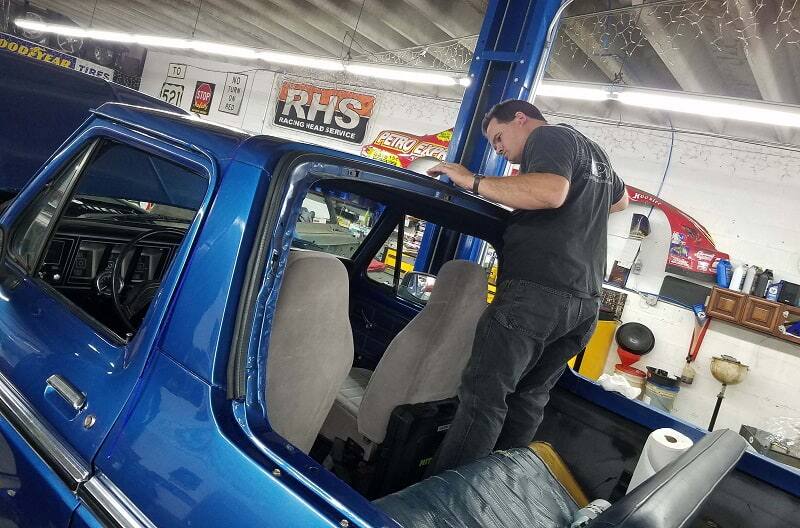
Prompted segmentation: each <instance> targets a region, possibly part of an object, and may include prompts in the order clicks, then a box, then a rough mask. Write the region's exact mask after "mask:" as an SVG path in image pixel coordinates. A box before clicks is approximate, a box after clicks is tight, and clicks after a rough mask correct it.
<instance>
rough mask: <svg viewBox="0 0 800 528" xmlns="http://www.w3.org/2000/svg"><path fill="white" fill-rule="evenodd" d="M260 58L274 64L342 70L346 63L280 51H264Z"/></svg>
mask: <svg viewBox="0 0 800 528" xmlns="http://www.w3.org/2000/svg"><path fill="white" fill-rule="evenodd" d="M258 58H259V59H261V60H263V61H264V62H271V63H274V64H291V65H294V66H300V67H302V68H314V69H317V70H328V71H342V70H344V64H342V62H341V61H339V60H336V59H321V58H317V57H311V56H309V55H298V54H294V53H282V52H280V51H262V52H261V53H259V54H258Z"/></svg>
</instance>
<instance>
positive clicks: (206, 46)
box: [14, 18, 471, 87]
mask: <svg viewBox="0 0 800 528" xmlns="http://www.w3.org/2000/svg"><path fill="white" fill-rule="evenodd" d="M14 24H16V25H17V26H19V27H21V28H23V29H28V30H30V31H39V32H42V33H57V34H59V35H66V36H70V37H77V38H86V39H94V40H104V41H109V42H122V43H128V44H140V45H142V46H146V47H152V48H171V49H183V50H187V49H190V50H194V51H197V52H200V53H208V54H210V55H221V56H224V57H236V58H243V59H251V60H255V59H258V60H262V61H264V62H269V63H273V64H287V65H292V66H299V67H303V68H313V69H317V70H327V71H344V70H346V71H348V72H350V73H352V74H354V75H361V76H364V77H374V78H378V79H389V80H395V81H405V82H411V83H422V84H436V85H440V86H455V85H461V86H464V87H466V86H469V84H470V82H471V80H470V79H469V78H468V77H464V78H460V79H457V78H455V77H452V76H450V75H448V74H446V73H437V72H428V71H424V70H411V69H402V68H392V67H383V66H370V65H367V64H354V63H350V64H346V65H345V64H344V63H343V62H342V61H341V60H338V59H326V58H321V57H311V56H309V55H301V54H296V53H284V52H280V51H269V50H259V49H256V48H248V47H243V46H235V45H231V44H222V43H217V42H206V41H202V40H193V39H192V40H190V39H181V38H171V37H160V36H157V35H134V34H131V33H124V32H117V31H103V30H97V29H83V28H79V27H77V26H66V25H59V24H47V23H44V22H37V21H35V20H27V19H24V18H18V19H16V20H15V21H14Z"/></svg>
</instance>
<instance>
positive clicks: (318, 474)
mask: <svg viewBox="0 0 800 528" xmlns="http://www.w3.org/2000/svg"><path fill="white" fill-rule="evenodd" d="M507 214H508V213H507V211H506V210H504V209H502V208H500V207H498V206H496V205H494V204H492V203H489V202H487V201H485V200H483V199H481V198H479V197H476V196H474V195H472V194H470V193H468V192H465V191H461V190H458V189H456V188H454V187H452V186H449V185H447V184H444V183H441V182H439V181H435V180H432V179H429V178H426V177H423V176H420V175H417V174H414V173H411V172H408V171H405V170H401V169H397V168H395V167H390V166H388V165H384V164H381V163H379V162H374V161H370V160H365V159H362V158H358V157H355V156H351V155H347V154H343V153H339V152H336V151H333V150H328V149H324V148H319V147H313V146H309V145H305V144H300V143H291V142H286V141H282V140H279V139H275V138H271V137H265V136H253V135H250V134H247V133H245V132H243V131H240V130H235V129H230V128H226V127H222V126H218V125H213V124H209V123H208V122H204V121H200V120H198V119H196V118H193V117H190V116H185V115H180V114H177V113H171V112H166V111H163V110H158V109H146V108H141V107H136V106H130V105H125V104H120V103H108V104H104V105H102V106H100V107H99V108H98V109H97V110H95V111H94V112H93V113H92V115H91V117H90V118H89V119H88V120H87V121H86V122H85V123H83V125H81V126H80V128H78V130H77V131H76V132H74V133H73V134H72V135H71V136H70V137H69V138H68V140H67V141H66V143H64V145H63V146H62V147H61V148H60V149H59V150H57V151H56V152H55V153H54V154H53V155H52V157H50V159H49V160H47V161H46V162H45V163H44V165H43V166H42V168H41V169H40V170H39V171H38V172H37V174H36V175H35V176H34V177H33V178H32V179H31V181H30V183H28V184H27V185H26V186H25V187H24V189H23V190H22V191H21V192H20V193H19V194H18V195H17V196H16V198H15V199H14V200H13V201H12V202H11V203H10V204H9V205H8V206H7V207H6V208H5V210H4V211H3V212H2V216H0V523H1V524H2V525H3V526H20V527H30V526H53V527H58V526H71V527H98V526H120V527H140V526H142V527H152V526H161V527H167V526H185V527H190V526H191V527H199V526H274V527H287V526H300V527H314V526H330V527H336V526H338V527H340V528H347V527H351V526H352V527H368V526H369V527H378V526H398V525H402V526H409V527H410V526H420V527H426V526H498V527H511V526H542V527H545V526H546V527H559V526H562V527H568V526H570V524H571V522H572V520H573V519H572V518H573V516H574V515H575V513H576V512H577V511H578V510H579V508H580V507H582V506H584V505H585V503H586V502H587V499H588V500H592V499H596V498H603V499H608V500H610V501H611V502H613V505H612V506H611V508H609V509H608V510H606V511H605V512H603V513H602V514H601V516H600V517H598V518H597V519H596V520H595V521H594V523H593V524H592V526H594V525H596V526H628V527H632V526H654V527H658V528H668V527H678V526H681V527H683V526H690V525H691V526H737V527H762V526H778V525H780V526H786V525H791V524H792V523H794V522H795V521H796V519H797V517H798V516H797V513H798V511H797V509H798V506H797V504H798V503H797V496H798V490H800V485H798V481H800V479H799V478H798V474H797V473H793V472H791V470H788V469H785V468H781V467H780V466H778V465H777V464H775V463H774V462H771V461H769V460H767V459H765V458H763V457H760V456H759V455H756V454H752V453H744V455H743V451H744V441H743V440H742V439H741V438H739V437H738V435H736V434H734V433H732V432H730V431H724V432H716V433H713V434H706V432H705V431H701V430H699V429H697V428H695V427H693V426H691V425H689V424H686V423H683V422H680V421H678V420H676V419H674V418H672V417H670V416H669V415H666V414H663V413H660V412H659V411H656V410H654V409H651V408H649V407H647V406H645V405H643V404H641V403H640V402H636V401H630V400H627V399H625V398H624V397H622V396H620V395H617V394H613V393H606V392H605V391H603V390H602V389H601V388H600V387H599V386H597V385H596V384H594V383H592V382H590V381H588V380H586V379H583V378H581V377H579V376H577V375H576V374H574V373H572V372H571V371H569V370H568V371H567V372H566V373H565V375H564V377H563V378H562V379H561V381H560V383H559V385H558V386H557V387H556V389H555V390H554V391H553V395H552V399H551V402H550V405H549V406H548V409H547V415H546V417H545V420H544V422H543V424H542V426H541V428H540V431H539V433H538V435H537V440H540V441H543V442H546V443H547V444H546V445H545V444H540V448H541V449H544V450H545V451H546V452H548V453H550V455H549V456H545V455H541V452H538V451H537V453H539V454H538V455H536V456H534V455H532V453H534V452H535V451H534V450H529V449H520V450H514V451H510V452H507V453H499V454H495V455H492V456H490V457H488V458H487V459H483V460H479V461H476V462H475V463H473V464H470V465H468V466H465V467H463V468H460V469H459V470H457V471H451V472H447V473H445V474H444V475H441V476H438V477H434V478H429V479H423V476H424V471H425V468H426V467H427V465H428V464H429V463H430V460H431V457H433V455H434V453H435V451H436V447H437V445H438V442H440V441H441V438H442V436H443V434H444V433H445V431H446V430H447V427H448V425H449V421H450V420H451V419H452V416H453V412H454V409H455V407H456V405H457V401H456V400H455V398H454V395H455V393H456V386H457V384H458V380H459V375H460V371H461V369H462V368H463V366H464V364H465V362H466V358H467V356H468V354H469V348H470V343H471V337H472V335H471V333H470V332H474V325H475V322H476V320H477V317H478V315H479V314H480V312H481V310H482V309H483V307H484V306H485V302H486V270H484V269H482V268H481V267H480V266H478V265H477V264H475V263H472V262H467V261H459V260H453V255H454V253H455V245H454V244H452V243H447V240H450V241H452V240H454V239H456V238H457V237H456V238H454V237H453V236H450V237H449V238H443V240H444V242H443V243H442V244H439V248H438V249H437V250H436V251H435V252H434V258H433V265H432V267H431V269H429V270H428V271H429V272H430V273H426V274H422V273H416V272H409V273H401V272H402V270H401V269H400V267H399V266H398V267H397V269H396V270H394V271H393V272H390V273H387V272H386V271H385V270H383V271H381V273H382V275H381V276H380V279H378V278H376V276H375V275H374V272H371V271H370V269H369V267H370V264H371V263H372V262H373V260H374V257H375V256H376V255H378V254H379V253H380V252H381V251H383V250H385V248H386V247H387V244H389V245H392V244H391V243H392V242H394V244H393V246H394V247H395V248H401V247H402V243H403V237H404V233H405V230H406V229H408V228H409V225H411V224H412V223H413V222H414V221H416V220H418V219H421V220H425V221H428V222H433V223H435V224H437V225H439V226H443V228H444V229H445V230H446V232H448V233H450V234H451V235H452V234H456V235H463V236H471V237H475V238H477V239H480V240H483V241H486V242H488V243H489V244H492V245H493V246H494V247H495V248H497V249H498V251H499V253H500V255H501V256H502V232H503V227H504V222H505V218H506V215H507ZM325 226H336V229H333V230H332V229H330V228H326V227H325ZM332 231H335V232H336V233H337V236H340V237H341V236H345V235H346V236H349V237H351V239H352V240H351V243H349V244H337V245H336V248H337V249H336V252H335V253H336V254H335V255H334V254H331V253H330V252H326V251H325V249H326V248H327V247H329V245H327V244H325V243H323V242H324V241H323V242H320V240H317V235H320V236H321V237H322V238H324V237H325V236H328V235H330V233H331V232H332ZM300 235H302V236H300ZM501 265H502V259H501ZM420 285H422V287H420ZM660 427H672V428H674V429H677V430H679V431H681V432H683V433H684V434H686V435H688V436H689V437H691V438H692V439H694V440H696V441H697V442H696V444H695V446H694V447H693V448H692V449H690V450H689V451H688V452H687V453H685V454H684V455H683V457H681V458H679V459H678V461H677V462H676V463H674V464H672V465H669V466H667V467H666V468H664V469H663V470H661V471H659V472H658V473H656V474H655V476H654V477H652V478H651V479H650V480H648V481H646V482H645V483H644V484H642V485H641V486H639V487H638V488H636V489H635V490H634V491H633V492H632V493H629V494H627V495H626V494H625V490H626V487H627V484H628V482H629V481H630V477H631V472H632V471H633V468H634V466H635V465H636V461H637V459H638V456H639V453H640V452H641V449H642V446H643V444H644V442H645V439H646V437H647V435H648V434H649V433H650V431H652V430H654V429H656V428H660ZM541 446H544V447H541ZM548 449H549V451H547V450H548ZM554 465H555V466H557V467H558V468H560V469H558V470H556V469H553V468H554ZM567 468H568V469H567ZM726 475H727V476H726ZM576 487H579V488H581V489H582V490H583V492H581V491H580V490H577V491H576V489H575V488H576ZM690 521H692V522H694V523H695V524H689V523H690Z"/></svg>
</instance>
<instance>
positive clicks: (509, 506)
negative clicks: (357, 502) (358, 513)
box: [375, 448, 578, 528]
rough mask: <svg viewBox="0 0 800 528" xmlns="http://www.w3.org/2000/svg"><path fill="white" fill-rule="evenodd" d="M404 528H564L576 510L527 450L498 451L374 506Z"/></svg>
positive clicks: (555, 482)
mask: <svg viewBox="0 0 800 528" xmlns="http://www.w3.org/2000/svg"><path fill="white" fill-rule="evenodd" d="M375 505H376V506H377V507H379V508H380V509H382V510H383V511H384V512H386V513H387V514H388V515H389V516H390V517H392V518H393V519H394V520H396V521H397V522H398V523H399V524H400V525H401V526H404V527H407V528H412V527H413V528H461V527H463V528H512V527H513V528H518V527H525V528H565V527H568V526H569V525H570V524H571V522H572V517H573V515H574V514H575V512H576V511H577V510H578V506H577V505H576V504H575V502H574V501H573V499H572V497H571V496H570V494H569V493H568V492H567V491H566V490H565V489H564V487H563V486H562V485H561V483H559V481H558V480H557V479H556V478H555V477H554V476H553V475H552V473H550V470H549V469H548V468H547V465H545V463H544V462H542V461H541V460H540V459H539V457H537V456H536V454H534V452H533V451H531V450H530V449H526V448H522V449H512V450H510V451H498V452H495V453H492V454H491V455H489V456H488V457H484V458H482V459H480V460H477V461H475V462H472V463H471V464H467V465H465V466H461V467H459V468H456V469H451V470H448V471H445V472H443V473H440V474H439V475H436V476H433V477H430V478H428V479H426V480H423V481H422V482H419V483H417V484H414V485H413V486H410V487H408V488H406V489H404V490H401V491H398V492H396V493H393V494H391V495H387V496H386V497H383V498H382V499H378V500H377V501H375Z"/></svg>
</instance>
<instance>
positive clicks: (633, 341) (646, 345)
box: [617, 323, 656, 356]
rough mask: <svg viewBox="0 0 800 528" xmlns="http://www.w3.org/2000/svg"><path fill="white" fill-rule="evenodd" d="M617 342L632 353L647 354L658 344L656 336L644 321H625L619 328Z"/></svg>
mask: <svg viewBox="0 0 800 528" xmlns="http://www.w3.org/2000/svg"><path fill="white" fill-rule="evenodd" d="M617 344H618V345H619V346H620V347H622V348H623V349H624V350H626V351H628V352H630V353H632V354H638V355H640V356H641V355H642V354H647V353H648V352H650V351H651V350H653V347H654V346H656V338H655V336H654V335H653V332H651V331H650V329H649V328H647V327H646V326H645V325H643V324H642V323H625V324H624V325H622V326H620V327H619V329H618V330H617Z"/></svg>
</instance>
